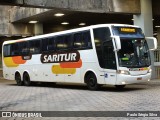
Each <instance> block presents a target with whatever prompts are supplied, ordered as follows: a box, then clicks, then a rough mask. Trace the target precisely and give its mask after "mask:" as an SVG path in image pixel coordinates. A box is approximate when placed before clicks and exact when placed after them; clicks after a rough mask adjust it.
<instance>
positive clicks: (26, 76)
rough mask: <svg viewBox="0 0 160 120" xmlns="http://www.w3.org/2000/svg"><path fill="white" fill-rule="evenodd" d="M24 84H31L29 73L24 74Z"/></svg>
mask: <svg viewBox="0 0 160 120" xmlns="http://www.w3.org/2000/svg"><path fill="white" fill-rule="evenodd" d="M24 84H25V85H27V86H28V85H29V84H30V78H29V76H28V75H27V74H25V75H24Z"/></svg>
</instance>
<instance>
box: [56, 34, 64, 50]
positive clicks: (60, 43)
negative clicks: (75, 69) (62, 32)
mask: <svg viewBox="0 0 160 120" xmlns="http://www.w3.org/2000/svg"><path fill="white" fill-rule="evenodd" d="M56 48H57V50H61V49H63V48H64V36H58V37H57V38H56Z"/></svg>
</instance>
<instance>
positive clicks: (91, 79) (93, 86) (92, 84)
mask: <svg viewBox="0 0 160 120" xmlns="http://www.w3.org/2000/svg"><path fill="white" fill-rule="evenodd" d="M86 83H87V87H88V88H89V89H90V90H97V89H98V88H99V84H98V83H97V78H96V76H95V75H94V74H93V73H90V74H88V75H87V78H86Z"/></svg>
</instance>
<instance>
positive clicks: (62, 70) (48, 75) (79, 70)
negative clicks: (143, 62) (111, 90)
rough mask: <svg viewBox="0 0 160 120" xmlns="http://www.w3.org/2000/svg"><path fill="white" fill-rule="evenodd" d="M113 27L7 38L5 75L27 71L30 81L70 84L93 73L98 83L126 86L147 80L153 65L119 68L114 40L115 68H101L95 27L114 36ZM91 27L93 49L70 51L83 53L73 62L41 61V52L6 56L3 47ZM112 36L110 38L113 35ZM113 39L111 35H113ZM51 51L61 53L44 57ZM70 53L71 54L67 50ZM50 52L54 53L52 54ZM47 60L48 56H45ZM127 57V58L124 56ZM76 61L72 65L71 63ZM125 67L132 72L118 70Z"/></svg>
mask: <svg viewBox="0 0 160 120" xmlns="http://www.w3.org/2000/svg"><path fill="white" fill-rule="evenodd" d="M112 26H116V25H115V24H104V25H95V26H89V27H84V28H78V29H73V30H67V31H63V32H57V33H51V34H46V35H40V36H35V37H30V38H24V39H23V40H17V41H16V40H13V41H6V42H4V43H3V47H2V48H3V49H2V59H3V60H2V61H3V76H4V78H5V79H9V80H14V79H15V73H16V72H18V73H20V75H21V79H22V80H23V74H24V72H27V73H28V74H29V76H30V80H31V81H40V82H69V83H84V82H85V75H86V73H87V72H88V71H89V72H92V73H94V74H95V76H96V78H97V83H98V84H110V85H123V84H132V83H139V82H145V81H148V80H149V79H150V77H151V73H149V72H148V71H149V69H150V67H143V68H144V69H143V68H142V69H143V70H141V71H137V70H133V69H132V68H131V69H130V68H127V67H120V66H119V60H118V55H117V54H118V51H116V45H115V42H114V40H113V39H112V42H113V47H114V49H113V51H114V56H115V58H116V69H106V68H101V67H100V64H99V61H98V55H97V53H96V47H95V41H94V33H93V29H95V28H100V27H108V28H109V29H110V32H111V36H113V35H114V34H113V32H112V30H111V29H112ZM117 26H122V27H125V26H129V27H135V28H139V27H137V26H132V25H121V24H117ZM86 30H89V31H90V35H91V43H92V48H90V49H86V50H85V49H84V50H83V49H80V50H71V51H69V50H68V52H75V51H76V52H78V53H79V54H80V59H79V61H76V62H75V63H76V64H75V63H74V62H62V61H61V62H57V63H52V62H48V63H43V62H42V54H44V53H40V54H32V55H31V56H26V57H31V58H29V59H27V60H25V59H24V57H25V56H23V55H22V56H9V57H4V55H3V53H4V52H5V51H4V46H5V45H8V44H13V43H17V42H21V41H27V42H29V41H30V40H33V41H34V40H37V39H40V40H41V41H42V39H44V38H50V37H54V36H60V35H65V34H71V33H76V32H81V31H82V32H83V31H86ZM111 36H110V37H111ZM111 38H112V37H111ZM49 54H52V55H53V54H59V52H57V51H56V52H55V51H53V52H52V53H46V56H43V57H44V58H45V57H47V56H49ZM67 54H68V53H67ZM52 55H51V56H52ZM45 59H46V58H45ZM124 60H126V59H125V58H124ZM71 63H73V65H72V64H71ZM146 68H147V69H146ZM119 70H125V71H128V72H130V75H124V74H119V73H118V72H117V71H119Z"/></svg>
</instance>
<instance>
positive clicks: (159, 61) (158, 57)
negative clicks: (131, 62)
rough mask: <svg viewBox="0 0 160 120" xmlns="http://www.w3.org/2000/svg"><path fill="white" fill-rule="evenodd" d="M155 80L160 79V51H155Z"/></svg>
mask: <svg viewBox="0 0 160 120" xmlns="http://www.w3.org/2000/svg"><path fill="white" fill-rule="evenodd" d="M154 67H155V78H157V79H158V78H160V49H157V50H155V51H154Z"/></svg>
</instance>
